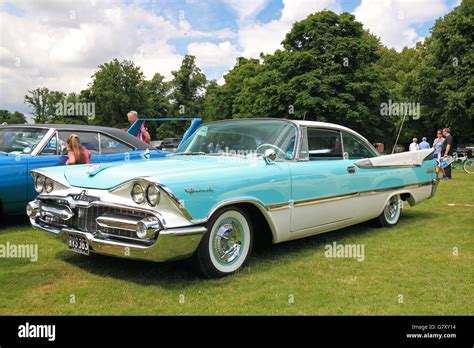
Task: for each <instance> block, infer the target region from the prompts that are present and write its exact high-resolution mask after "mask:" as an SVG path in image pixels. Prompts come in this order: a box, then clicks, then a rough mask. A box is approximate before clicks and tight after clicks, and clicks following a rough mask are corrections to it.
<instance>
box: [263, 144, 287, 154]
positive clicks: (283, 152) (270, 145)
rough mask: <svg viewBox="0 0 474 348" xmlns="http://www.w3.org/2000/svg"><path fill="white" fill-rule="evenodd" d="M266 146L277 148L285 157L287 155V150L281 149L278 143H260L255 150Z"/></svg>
mask: <svg viewBox="0 0 474 348" xmlns="http://www.w3.org/2000/svg"><path fill="white" fill-rule="evenodd" d="M264 146H267V147H271V148H272V149H274V150H277V151H278V152H280V153H281V154H282V155H283V157H285V156H286V153H285V151H283V150H282V149H280V148H279V147H278V146H276V145H273V144H268V143H265V144H260V145H259V146H257V148H256V149H255V152H258V150H259V149H260V148H261V147H264Z"/></svg>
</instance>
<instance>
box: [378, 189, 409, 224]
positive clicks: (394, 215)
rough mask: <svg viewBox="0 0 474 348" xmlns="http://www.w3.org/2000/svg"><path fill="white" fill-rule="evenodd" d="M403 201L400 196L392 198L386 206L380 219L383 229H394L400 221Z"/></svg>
mask: <svg viewBox="0 0 474 348" xmlns="http://www.w3.org/2000/svg"><path fill="white" fill-rule="evenodd" d="M402 207H403V201H402V200H401V199H400V195H394V196H392V197H390V199H389V200H388V201H387V203H386V204H385V206H384V209H383V211H382V213H381V214H380V215H379V217H378V222H379V225H380V226H381V227H393V226H395V225H396V224H397V223H398V221H399V220H400V216H401V214H402Z"/></svg>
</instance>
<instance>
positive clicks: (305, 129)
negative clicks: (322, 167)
mask: <svg viewBox="0 0 474 348" xmlns="http://www.w3.org/2000/svg"><path fill="white" fill-rule="evenodd" d="M301 128H302V131H306V132H307V131H308V128H311V129H321V130H328V131H331V132H337V133H339V140H340V141H341V150H342V154H341V158H340V159H341V160H342V159H344V147H343V143H342V133H341V130H340V129H336V128H329V127H319V126H316V125H314V126H311V125H308V126H306V125H305V126H301ZM303 137H304V135H303V134H302V136H301V143H302V142H303ZM301 146H302V145H301ZM300 150H301V149H300ZM308 152H309V148H308ZM300 154H301V153H300V152H298V159H299V157H300ZM337 160H338V159H331V160H328V161H337ZM322 161H324V158H323V159H322ZM300 162H311V160H310V159H302V160H301V161H300Z"/></svg>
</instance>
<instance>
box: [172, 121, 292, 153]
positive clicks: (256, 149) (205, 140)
mask: <svg viewBox="0 0 474 348" xmlns="http://www.w3.org/2000/svg"><path fill="white" fill-rule="evenodd" d="M296 133H297V129H296V126H295V125H294V124H292V123H290V122H287V121H283V120H245V119H239V120H231V121H222V122H215V123H209V124H205V125H202V126H201V127H199V128H198V129H197V130H196V132H195V133H194V134H193V135H192V136H191V137H190V138H189V139H187V140H186V142H185V143H184V144H182V145H181V146H180V147H179V148H178V150H177V152H176V154H177V155H180V154H216V155H226V154H228V155H229V154H230V155H242V156H248V155H259V154H260V155H261V154H264V152H265V150H267V149H273V150H274V151H275V153H276V155H277V159H279V160H290V159H293V156H294V153H295V145H296Z"/></svg>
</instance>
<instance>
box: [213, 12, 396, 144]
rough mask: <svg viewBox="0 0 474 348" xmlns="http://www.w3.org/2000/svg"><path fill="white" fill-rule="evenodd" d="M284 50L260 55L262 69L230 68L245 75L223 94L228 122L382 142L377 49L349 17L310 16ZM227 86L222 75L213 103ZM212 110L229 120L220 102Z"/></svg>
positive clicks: (254, 65) (382, 92) (385, 126)
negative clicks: (324, 125) (256, 120)
mask: <svg viewBox="0 0 474 348" xmlns="http://www.w3.org/2000/svg"><path fill="white" fill-rule="evenodd" d="M283 47H284V49H283V50H277V51H276V52H275V53H274V54H268V55H262V56H261V60H262V61H263V62H262V63H261V64H259V63H258V62H255V61H252V62H248V64H250V65H249V66H248V67H247V66H245V68H246V69H243V68H241V67H240V64H239V66H238V67H237V68H234V70H236V72H239V73H240V72H242V73H243V75H244V76H239V75H238V77H239V78H238V80H237V81H236V83H235V84H233V85H234V86H236V85H240V86H239V87H238V88H237V87H234V88H233V89H232V92H233V93H234V95H233V93H228V94H231V95H232V97H231V98H229V99H230V100H231V102H232V111H231V114H232V116H233V117H286V118H296V119H305V120H314V121H315V120H318V121H328V122H334V123H339V124H342V125H346V126H348V127H351V128H353V129H355V130H358V131H360V132H361V133H363V134H371V139H373V140H374V141H381V140H383V139H384V136H385V134H386V132H387V130H388V131H390V130H391V128H393V126H392V122H391V121H390V120H389V119H387V118H383V117H381V116H380V104H381V102H382V101H384V100H386V99H387V97H388V86H387V85H386V84H385V83H384V80H383V78H382V69H381V68H380V67H379V66H377V65H376V64H375V63H376V62H377V60H378V59H379V50H380V48H381V44H380V42H379V40H378V39H377V38H376V37H374V36H373V35H371V34H369V33H368V32H366V31H365V30H364V29H363V27H362V24H361V23H359V22H357V21H356V20H355V17H354V16H353V15H351V14H348V13H343V14H341V15H337V14H335V13H333V12H331V11H322V12H318V13H315V14H312V15H310V16H308V17H307V18H306V19H305V20H302V21H299V22H296V23H295V24H294V26H293V28H292V29H291V30H290V32H289V33H288V34H287V35H286V37H285V40H284V41H283ZM230 74H231V73H229V74H228V75H230ZM227 81H228V79H227V75H226V84H225V85H224V86H222V87H220V88H219V89H218V91H215V92H214V93H213V94H212V97H213V98H216V96H220V97H221V98H227V97H228V94H227V93H226V89H230V87H226V85H227ZM229 85H230V86H231V85H232V83H231V82H230V81H229ZM209 97H211V95H210V96H209ZM211 105H214V106H216V105H222V106H223V108H222V109H223V110H225V112H226V113H225V117H228V112H229V109H230V107H229V106H228V105H227V104H226V102H225V101H222V100H221V101H220V102H218V101H216V100H214V101H212V104H211ZM214 113H216V114H217V112H216V111H215V112H214Z"/></svg>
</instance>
